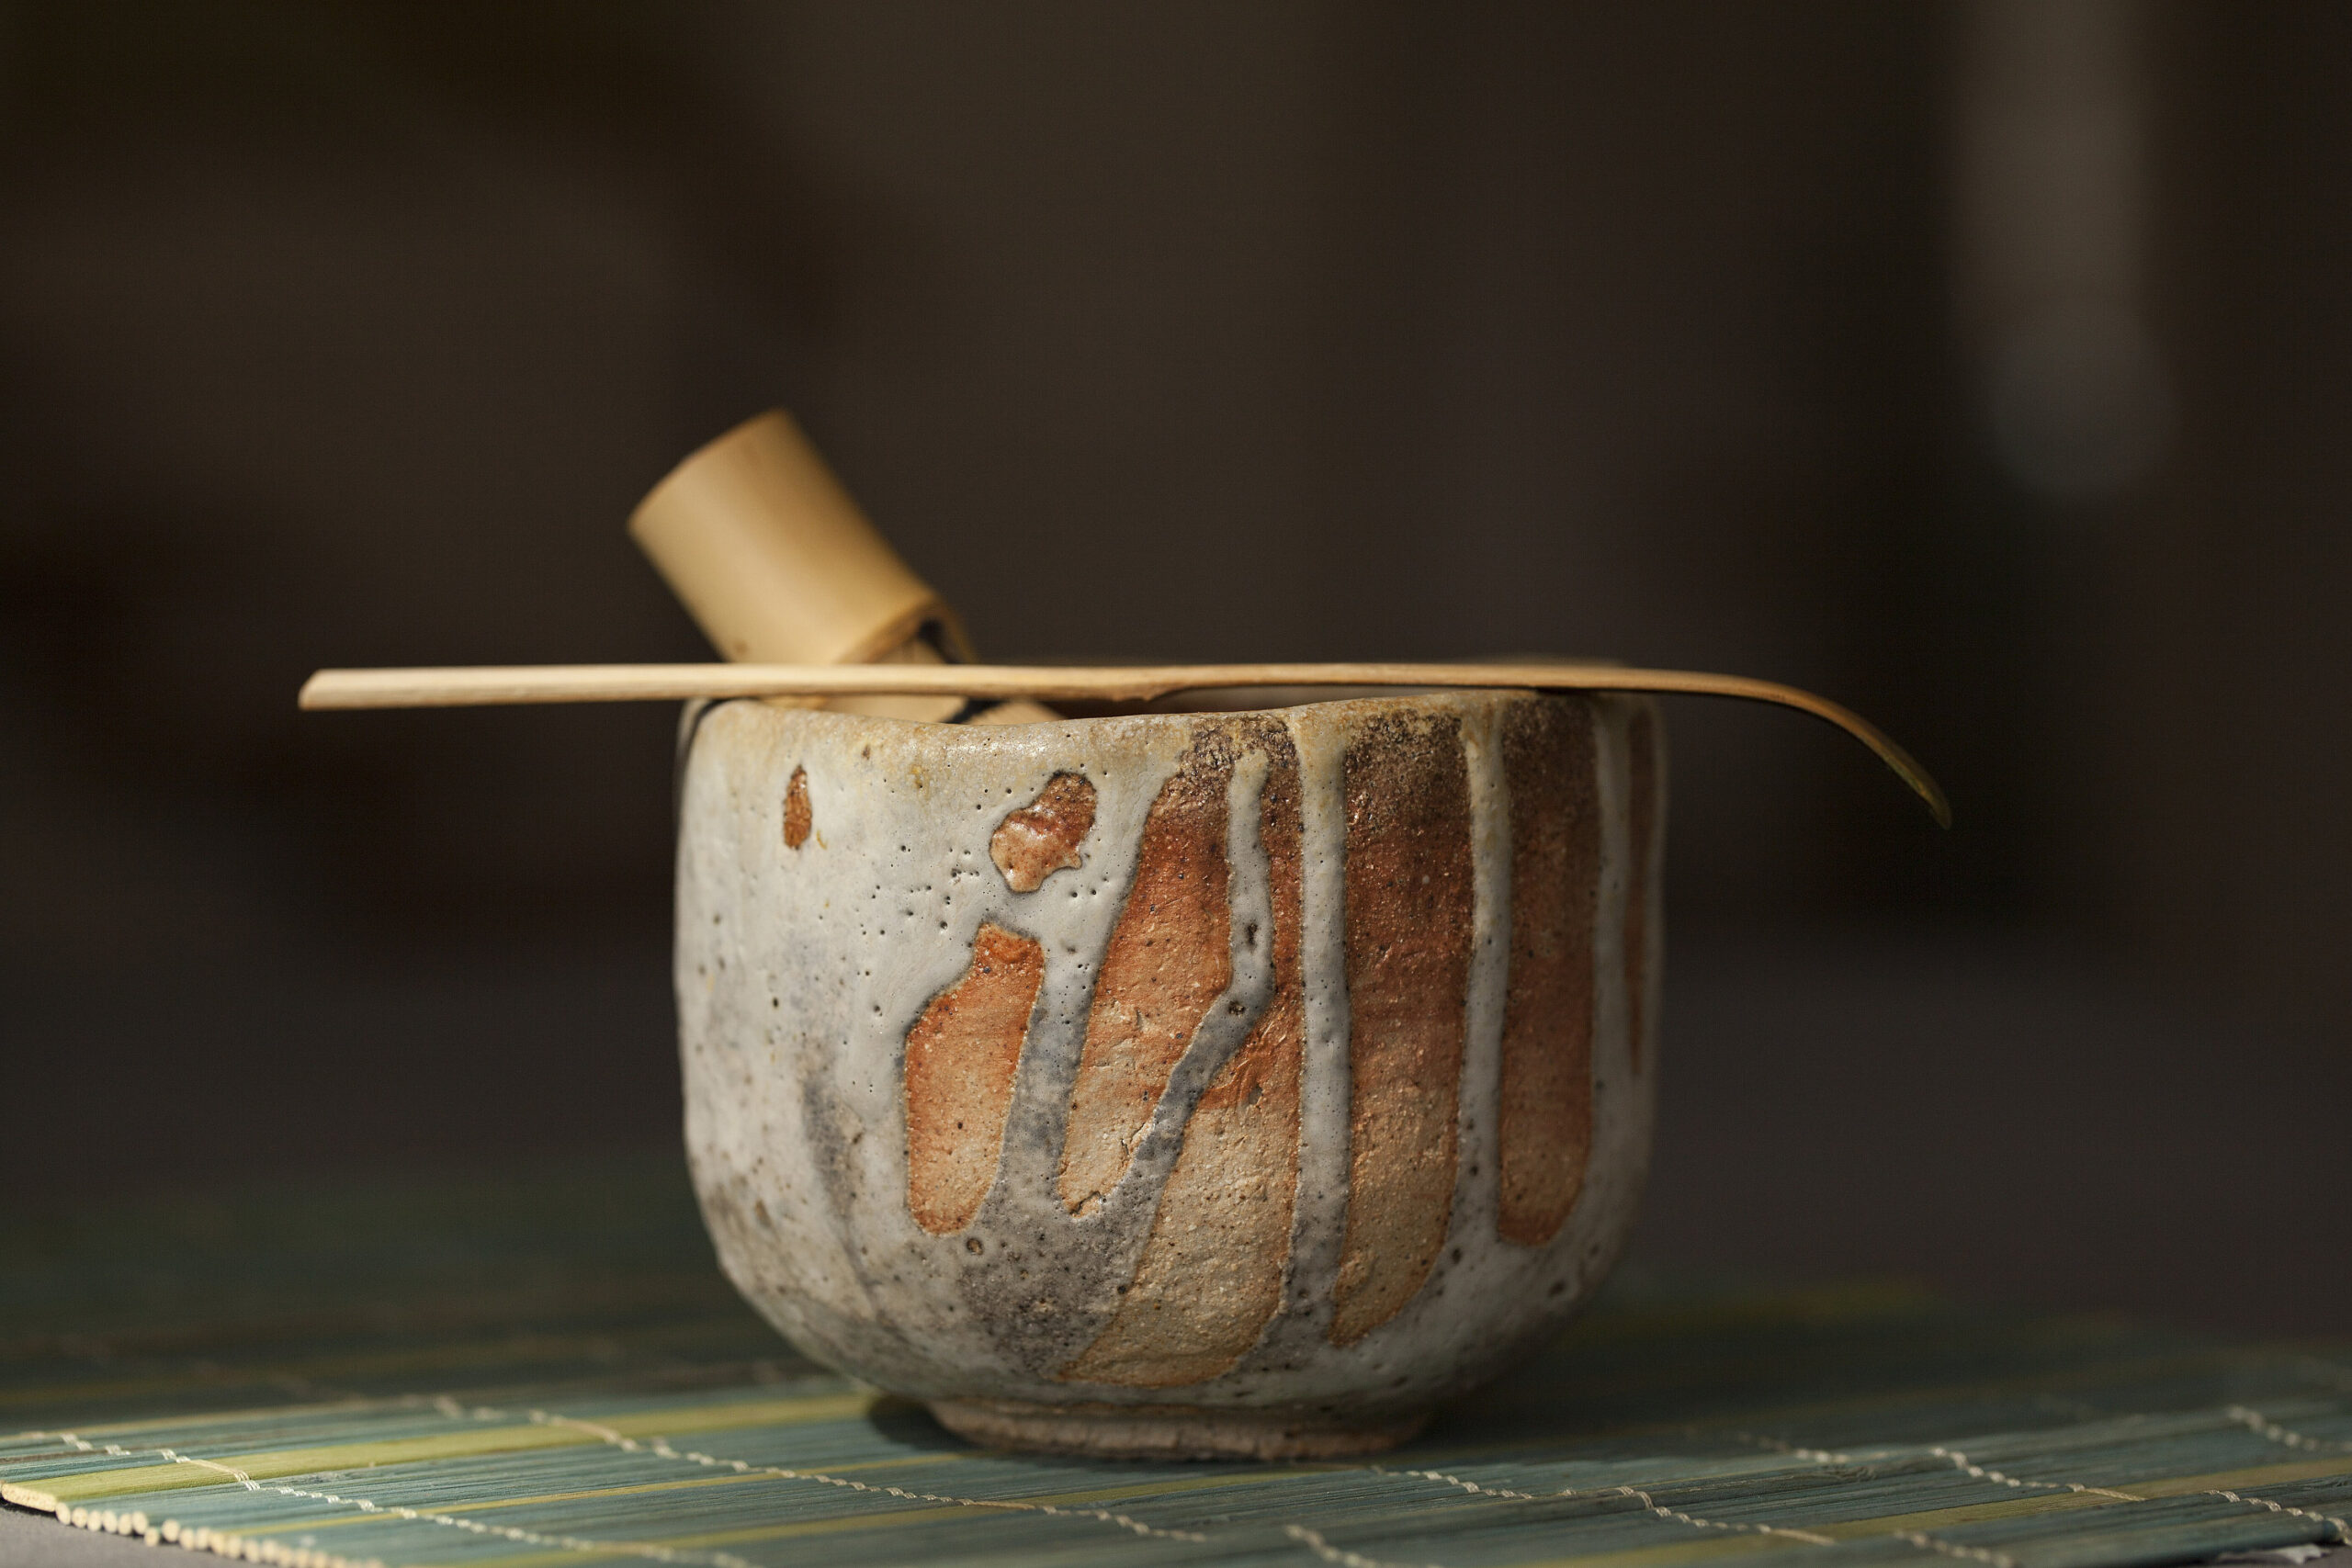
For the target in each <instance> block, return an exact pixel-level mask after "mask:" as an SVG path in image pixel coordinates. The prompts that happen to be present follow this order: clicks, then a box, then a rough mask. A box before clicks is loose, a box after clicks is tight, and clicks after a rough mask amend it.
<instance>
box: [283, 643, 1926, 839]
mask: <svg viewBox="0 0 2352 1568" xmlns="http://www.w3.org/2000/svg"><path fill="white" fill-rule="evenodd" d="M1263 686H1310V687H1312V686H1408V687H1410V686H1419V687H1477V688H1496V687H1502V688H1531V689H1533V690H1536V691H1546V692H1664V693H1682V694H1691V695H1698V696H1712V697H1736V698H1739V699H1742V700H1744V701H1747V702H1758V703H1770V704H1774V705H1778V706H1781V707H1789V708H1794V709H1796V710H1797V711H1798V712H1800V713H1808V714H1811V715H1813V716H1815V718H1820V719H1826V721H1828V722H1829V723H1831V724H1834V725H1836V726H1837V727H1838V728H1840V729H1842V730H1844V731H1845V732H1846V733H1847V734H1849V735H1850V736H1852V737H1853V738H1854V739H1857V740H1859V741H1860V742H1861V743H1862V744H1863V745H1865V746H1867V747H1869V748H1870V749H1871V751H1872V752H1874V753H1875V754H1876V755H1877V757H1878V759H1879V761H1883V762H1884V763H1885V764H1886V765H1887V766H1888V767H1889V768H1891V769H1893V770H1894V773H1895V775H1896V776H1897V777H1898V778H1900V779H1902V780H1903V782H1904V783H1905V784H1909V785H1910V786H1911V788H1912V789H1913V790H1914V791H1916V792H1917V794H1918V795H1919V798H1920V799H1922V800H1924V801H1926V802H1927V804H1928V810H1930V811H1932V812H1933V813H1935V817H1936V820H1937V821H1938V822H1939V823H1941V824H1943V825H1944V826H1945V827H1950V826H1951V805H1950V804H1949V803H1948V802H1947V801H1946V800H1945V798H1944V793H1943V791H1942V789H1941V788H1940V787H1939V786H1938V785H1937V784H1936V781H1935V780H1934V779H1932V778H1930V777H1929V776H1928V771H1927V770H1926V769H1925V768H1923V767H1921V766H1920V765H1919V764H1918V762H1917V761H1915V760H1914V759H1913V758H1912V756H1911V754H1910V753H1909V752H1907V751H1905V750H1904V749H1903V748H1902V747H1900V746H1898V745H1896V744H1895V743H1894V740H1893V739H1891V738H1889V737H1888V736H1887V735H1886V734H1884V733H1883V731H1881V730H1880V729H1879V728H1877V727H1876V726H1875V725H1873V724H1871V722H1870V721H1869V720H1868V719H1865V718H1863V717H1862V716H1860V714H1857V713H1855V712H1854V711H1852V710H1851V709H1850V708H1847V707H1843V706H1840V705H1838V704H1837V703H1833V702H1831V701H1829V700H1828V699H1827V698H1826V697H1820V696H1815V694H1813V693H1811V692H1806V691H1801V690H1799V689H1798V688H1797V687H1794V686H1784V685H1781V684H1780V683H1778V682H1772V681H1757V680H1751V679H1749V678H1748V677H1747V676H1744V675H1710V674H1702V673H1700V672H1698V671H1689V670H1629V669H1625V668H1623V667H1622V666H1618V665H1613V664H1571V663H1562V662H1552V661H1545V660H1514V661H1511V662H1509V663H1484V664H1393V663H1384V664H1158V665H1132V666H1121V665H1097V666H1071V667H1069V668H1063V667H1060V666H1055V665H1020V664H865V665H854V664H823V665H820V664H553V665H518V666H511V667H506V668H498V667H478V668H471V669H440V670H434V669H424V670H322V671H318V672H317V673H316V674H314V675H312V676H311V678H310V680H308V681H306V682H303V685H302V693H301V698H300V701H301V705H302V706H303V707H305V708H310V709H329V708H410V707H472V706H495V705H514V704H530V703H610V702H677V701H681V700H684V699H687V698H695V697H708V698H727V697H821V698H833V699H840V698H871V697H879V696H901V697H903V696H934V697H959V698H998V699H1014V698H1026V699H1033V700H1034V699H1046V700H1051V699H1055V698H1063V699H1069V698H1092V699H1095V700H1099V701H1109V702H1141V701H1148V700H1150V699H1152V698H1156V697H1163V696H1166V695H1168V694H1170V693H1172V692H1185V691H1200V690H1204V689H1210V688H1220V687H1237V688H1250V687H1263Z"/></svg>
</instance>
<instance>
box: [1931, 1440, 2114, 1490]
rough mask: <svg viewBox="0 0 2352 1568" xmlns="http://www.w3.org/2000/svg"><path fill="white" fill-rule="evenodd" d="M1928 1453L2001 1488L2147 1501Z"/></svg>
mask: <svg viewBox="0 0 2352 1568" xmlns="http://www.w3.org/2000/svg"><path fill="white" fill-rule="evenodd" d="M1928 1452H1929V1453H1931V1454H1933V1455H1935V1456H1936V1457H1937V1458H1938V1459H1948V1460H1950V1461H1951V1463H1952V1468H1953V1469H1955V1470H1960V1471H1964V1472H1967V1473H1968V1474H1970V1475H1973V1476H1975V1477H1977V1478H1978V1479H1980V1480H1984V1481H1992V1482H1997V1483H2000V1484H2001V1485H2003V1486H2014V1487H2018V1488H2020V1489H2030V1490H2034V1491H2040V1492H2089V1493H2094V1494H2096V1495H2098V1496H2101V1497H2112V1498H2114V1499H2115V1500H2116V1501H2117V1502H2119V1503H2144V1502H2146V1501H2147V1499H2146V1498H2145V1497H2140V1496H2135V1495H2132V1494H2131V1493H2129V1492H2118V1491H2116V1490H2115V1489H2114V1488H2113V1487H2111V1486H2085V1485H2083V1484H2082V1483H2080V1482H2075V1481H2023V1480H2020V1479H2018V1477H2017V1476H2014V1475H2004V1474H2003V1473H2001V1472H1999V1471H1997V1470H1995V1469H1993V1468H1992V1467H1991V1466H1989V1465H1982V1464H1978V1463H1977V1462H1976V1461H1974V1460H1972V1459H1970V1458H1969V1457H1968V1456H1967V1455H1966V1454H1964V1453H1962V1452H1961V1451H1960V1450H1958V1449H1946V1448H1933V1449H1929V1450H1928Z"/></svg>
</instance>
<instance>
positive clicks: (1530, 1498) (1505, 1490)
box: [1364, 1464, 1543, 1503]
mask: <svg viewBox="0 0 2352 1568" xmlns="http://www.w3.org/2000/svg"><path fill="white" fill-rule="evenodd" d="M1364 1469H1366V1470H1368V1471H1370V1472H1372V1473H1373V1474H1374V1475H1409V1476H1411V1477H1412V1478H1413V1479H1414V1480H1416V1481H1442V1482H1443V1483H1445V1484H1446V1485H1448V1486H1459V1487H1460V1488H1462V1490H1464V1492H1475V1493H1476V1494H1477V1495H1479V1496H1481V1497H1510V1498H1515V1499H1517V1500H1518V1501H1520V1502H1522V1503H1536V1502H1541V1501H1542V1500H1543V1499H1542V1498H1541V1496H1539V1495H1537V1494H1535V1493H1533V1492H1513V1491H1512V1490H1511V1489H1510V1488H1509V1487H1508V1486H1481V1485H1479V1484H1478V1483H1476V1482H1475V1481H1464V1479H1462V1477H1460V1476H1458V1475H1448V1474H1447V1473H1446V1472H1444V1471H1442V1470H1391V1469H1389V1468H1388V1467H1387V1466H1386V1465H1384V1464H1368V1465H1365V1466H1364Z"/></svg>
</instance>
